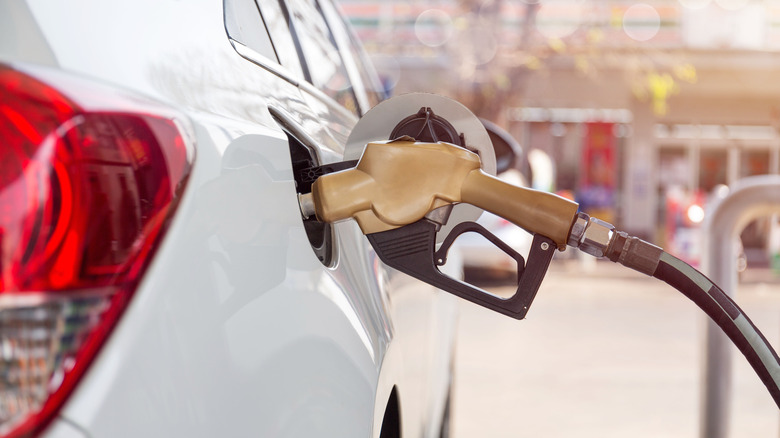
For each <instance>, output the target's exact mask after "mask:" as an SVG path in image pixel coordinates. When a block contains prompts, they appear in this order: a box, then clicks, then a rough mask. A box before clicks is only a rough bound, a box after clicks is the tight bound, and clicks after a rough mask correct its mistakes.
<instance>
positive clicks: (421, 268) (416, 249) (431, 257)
mask: <svg viewBox="0 0 780 438" xmlns="http://www.w3.org/2000/svg"><path fill="white" fill-rule="evenodd" d="M467 224H468V225H465V224H460V225H458V227H455V228H454V229H453V231H452V232H451V233H450V235H449V236H447V239H445V241H444V242H443V243H442V247H441V249H440V250H439V252H438V253H437V251H436V231H437V225H436V224H435V223H433V222H430V221H428V220H426V219H422V220H420V221H417V222H415V223H412V224H409V225H406V226H403V227H401V228H397V229H394V230H389V231H382V232H379V233H373V234H368V235H367V237H368V240H369V242H371V245H372V246H373V247H374V250H375V251H376V253H377V255H378V256H379V258H380V259H382V261H383V262H385V264H387V265H388V266H391V267H393V268H395V269H398V270H399V271H401V272H404V273H406V274H408V275H411V276H412V277H414V278H417V279H419V280H422V281H424V282H426V283H428V284H430V285H433V286H435V287H438V288H439V289H442V290H444V291H447V292H449V293H451V294H453V295H456V296H458V297H460V298H463V299H465V300H468V301H471V302H472V303H475V304H479V305H480V306H483V307H487V308H488V309H491V310H494V311H496V312H499V313H503V314H504V315H507V316H511V317H512V318H516V319H523V318H524V317H525V315H526V313H528V308H529V307H530V306H531V302H533V300H534V297H535V296H536V292H537V291H538V290H539V285H540V284H541V283H542V280H543V279H544V274H545V273H546V272H547V268H548V267H549V266H550V261H551V260H552V257H553V254H554V253H555V242H554V241H553V240H552V239H549V238H547V237H545V236H542V235H540V234H536V235H534V239H533V243H532V245H531V251H530V253H529V254H528V261H527V262H526V263H525V267H523V266H520V263H522V257H521V256H519V255H517V253H516V252H515V251H514V250H511V248H509V247H508V246H507V245H506V244H504V243H503V242H501V241H500V240H498V239H497V238H496V237H495V236H493V235H492V234H490V233H489V232H488V231H487V230H485V229H484V228H482V227H481V226H479V225H477V224H473V223H467ZM477 227H478V228H477ZM467 231H476V232H479V233H480V234H482V235H484V236H485V237H487V238H488V239H489V240H490V241H492V242H493V243H494V244H496V245H497V246H499V247H500V248H501V249H502V250H504V251H505V252H507V249H506V248H509V249H510V251H511V253H510V252H507V253H509V254H510V255H512V256H513V257H514V258H515V260H518V258H519V260H518V262H519V264H518V284H517V292H516V293H515V294H514V295H512V296H511V297H510V298H501V297H498V296H496V295H493V294H491V293H490V292H487V291H484V290H482V289H479V288H477V287H474V286H472V285H470V284H468V283H464V282H462V281H459V280H456V279H454V278H452V277H449V276H447V275H445V274H443V273H442V272H441V271H440V270H439V268H438V267H437V264H438V265H442V264H444V261H445V260H446V252H447V251H448V250H449V247H450V245H452V242H453V241H454V240H455V238H457V237H458V236H459V235H460V234H462V233H464V232H467ZM485 233H487V234H485ZM488 235H489V236H488ZM497 242H500V245H499V244H498V243H497ZM513 254H514V255H513Z"/></svg>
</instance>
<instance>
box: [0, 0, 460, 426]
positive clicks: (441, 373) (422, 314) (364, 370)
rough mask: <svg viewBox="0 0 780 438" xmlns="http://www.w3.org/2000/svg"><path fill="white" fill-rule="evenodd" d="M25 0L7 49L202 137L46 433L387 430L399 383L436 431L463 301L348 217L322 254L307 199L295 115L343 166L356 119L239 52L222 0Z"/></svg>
mask: <svg viewBox="0 0 780 438" xmlns="http://www.w3.org/2000/svg"><path fill="white" fill-rule="evenodd" d="M12 4H13V5H14V6H12V8H16V9H15V10H14V11H13V14H9V15H7V16H6V18H2V17H0V27H3V26H6V25H7V24H8V23H9V22H15V23H17V24H18V23H20V22H22V21H24V22H25V23H27V24H29V25H28V26H25V27H24V28H23V29H21V26H17V28H16V30H15V32H14V33H13V35H14V38H15V39H16V40H23V41H26V42H28V43H29V44H25V45H20V44H18V43H16V42H14V41H12V40H7V39H3V40H0V62H6V63H8V62H10V63H12V64H13V63H15V62H21V63H25V62H27V63H30V62H31V63H34V64H38V65H49V66H55V67H57V68H58V69H61V70H63V71H65V72H67V74H73V75H77V76H79V77H82V78H87V79H90V80H94V81H97V82H104V83H107V84H110V85H111V86H115V87H118V88H121V89H123V90H127V91H128V92H130V93H139V94H141V95H143V96H145V97H150V98H152V99H156V100H159V101H161V102H162V103H164V104H166V105H168V106H171V107H173V108H175V109H177V110H179V111H181V112H183V113H184V114H185V115H186V116H187V117H188V119H189V121H190V122H191V124H192V127H193V139H194V143H195V146H196V159H195V162H194V166H193V169H192V173H191V175H190V178H189V181H188V183H187V188H186V190H185V191H184V196H183V198H182V199H181V202H180V204H179V206H178V208H177V211H176V214H175V216H174V218H173V220H172V222H171V225H170V227H169V229H168V231H167V233H166V235H165V237H164V239H163V241H162V244H161V247H160V249H159V250H158V251H157V253H156V254H155V257H154V259H153V261H152V263H151V265H150V267H149V269H148V271H147V273H146V274H145V276H144V279H143V280H142V282H141V284H140V286H139V287H138V289H137V290H136V292H135V294H134V296H133V298H132V300H131V302H130V304H129V306H128V308H127V309H126V310H125V312H124V314H123V315H122V317H121V318H120V320H119V323H118V325H117V327H116V328H115V329H114V332H113V333H112V334H111V336H110V338H109V339H108V341H107V342H106V344H105V345H104V346H103V347H102V349H101V351H100V352H99V354H98V355H97V357H96V359H95V360H94V362H93V364H92V365H91V367H90V369H89V370H88V372H87V374H86V375H85V376H84V378H83V379H82V381H81V382H80V383H79V385H78V386H77V387H76V390H75V391H74V393H73V394H72V395H71V397H70V398H69V400H68V402H67V403H66V404H65V406H64V408H63V409H62V410H61V411H60V420H55V423H54V425H53V426H52V427H50V428H49V429H48V430H47V433H46V436H49V437H67V436H73V430H76V431H81V432H83V434H84V435H86V436H91V437H102V436H111V437H121V436H128V437H129V436H193V437H197V436H204V437H205V436H278V437H294V436H313V435H316V436H332V437H361V436H374V437H378V436H379V433H380V428H381V421H382V417H383V413H384V409H385V404H386V403H387V400H388V398H389V395H390V393H391V392H392V391H393V389H394V388H396V390H397V391H398V393H399V396H400V399H401V406H402V418H403V423H402V425H403V430H402V432H403V436H412V437H413V436H435V435H436V434H437V433H438V432H437V430H438V429H437V428H438V426H439V422H440V420H441V414H442V412H443V410H444V403H445V400H446V394H447V391H448V385H449V382H450V375H449V371H450V370H449V363H450V361H451V359H452V346H453V345H452V342H453V339H454V337H453V334H454V330H455V322H454V321H455V320H454V318H453V315H454V314H455V312H456V310H457V303H456V301H455V298H454V297H452V296H450V295H449V294H446V293H443V292H441V291H438V290H436V289H434V288H432V287H430V286H427V285H425V284H422V283H420V282H418V281H416V280H413V279H410V278H409V277H406V276H404V275H403V274H400V273H398V272H397V271H395V270H392V269H389V268H387V267H386V266H385V265H384V264H382V262H381V261H379V259H378V258H377V256H376V255H375V253H374V252H373V250H372V249H371V247H370V246H369V245H368V242H367V240H366V239H365V237H364V236H363V235H362V234H361V233H360V230H359V228H358V227H357V226H356V224H355V223H354V222H350V221H347V222H343V223H339V224H335V226H334V229H335V232H334V235H335V242H336V243H335V245H334V246H335V251H336V256H335V258H334V262H333V263H332V265H331V266H323V264H322V263H320V261H319V260H318V259H317V257H316V256H315V254H314V252H313V251H312V247H311V245H310V243H309V241H308V239H307V236H306V232H305V230H304V227H303V223H302V220H301V216H300V211H299V207H298V203H297V196H296V187H295V181H294V179H293V173H292V166H291V161H290V151H289V144H288V137H287V134H286V133H285V132H284V131H283V130H282V129H280V124H279V122H280V121H282V122H284V123H286V124H292V125H294V128H295V129H296V130H299V131H300V132H301V133H304V134H305V137H306V140H307V141H306V143H307V144H306V146H308V147H311V148H313V149H314V150H315V151H316V154H317V156H318V158H319V160H320V162H321V163H330V162H335V161H340V160H341V159H342V158H341V157H342V156H343V147H344V143H345V141H346V136H347V135H348V134H349V131H350V130H351V127H352V126H353V125H354V123H355V122H356V121H357V117H356V116H355V115H354V114H352V113H350V112H349V111H347V110H345V109H344V108H341V107H339V106H338V105H336V104H335V102H334V101H332V100H331V99H329V98H328V97H327V96H326V95H325V94H324V93H322V92H320V91H319V90H317V89H315V88H314V87H313V86H311V85H310V84H301V81H302V80H303V78H301V77H295V76H294V74H292V73H289V72H290V70H289V69H285V68H284V67H279V68H277V69H269V68H264V67H263V64H264V63H268V62H271V63H272V62H274V60H272V59H268V55H269V53H268V52H266V53H265V55H263V54H262V53H259V52H256V53H255V55H254V56H257V58H256V59H254V60H253V59H251V58H252V56H251V51H244V53H243V56H242V54H239V52H238V51H237V50H236V48H234V45H235V42H233V43H231V41H230V39H229V38H228V36H227V35H226V31H225V26H224V21H223V2H222V1H221V0H194V1H190V2H180V1H176V0H161V1H158V0H155V1H152V0H144V1H136V2H107V1H103V0H79V1H72V2H67V3H62V2H57V1H41V2H31V3H30V4H29V5H27V6H26V5H25V4H24V3H17V2H15V3H12ZM8 8H9V7H8V6H6V9H8ZM2 9H3V7H0V10H2ZM6 29H7V28H6ZM258 35H260V34H258ZM33 46H34V47H33ZM27 47H33V48H30V49H29V50H28V49H27ZM247 53H250V56H248V55H247ZM261 57H265V59H261ZM260 61H262V62H260ZM288 74H289V75H292V76H288V77H285V75H288ZM363 101H364V99H361V102H363ZM279 119H283V120H279ZM452 269H453V270H454V271H457V270H458V269H459V268H458V267H457V266H453V267H452ZM61 423H67V424H68V425H69V426H67V427H66V426H61V425H60V424H61ZM81 432H79V433H81Z"/></svg>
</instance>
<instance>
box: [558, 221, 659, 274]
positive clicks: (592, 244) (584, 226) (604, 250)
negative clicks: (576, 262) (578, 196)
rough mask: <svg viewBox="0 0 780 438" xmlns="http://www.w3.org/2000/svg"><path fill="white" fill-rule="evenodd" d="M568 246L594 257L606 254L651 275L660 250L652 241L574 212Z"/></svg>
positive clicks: (605, 255)
mask: <svg viewBox="0 0 780 438" xmlns="http://www.w3.org/2000/svg"><path fill="white" fill-rule="evenodd" d="M569 246H573V247H575V248H579V249H580V250H582V251H583V252H585V253H587V254H590V255H592V256H594V257H606V258H608V259H610V260H612V261H613V262H616V263H620V264H621V265H623V266H626V267H628V268H631V269H634V270H636V271H639V272H641V273H643V274H646V275H653V273H654V272H655V269H656V267H657V266H658V261H659V260H660V257H661V253H662V252H663V250H662V249H661V248H659V247H657V246H655V245H653V244H652V243H649V242H645V241H644V240H642V239H639V238H637V237H633V236H629V235H628V234H627V233H625V232H623V231H617V230H615V227H614V226H612V224H610V223H607V222H604V221H603V220H601V219H596V218H593V217H589V216H588V215H587V214H585V213H578V214H577V218H576V219H575V220H574V225H572V228H571V232H570V233H569Z"/></svg>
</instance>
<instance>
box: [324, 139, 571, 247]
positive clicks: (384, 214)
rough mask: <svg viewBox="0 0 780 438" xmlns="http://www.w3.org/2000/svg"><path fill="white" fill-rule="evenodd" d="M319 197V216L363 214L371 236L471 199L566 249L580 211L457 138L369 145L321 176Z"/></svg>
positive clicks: (364, 227) (359, 218)
mask: <svg viewBox="0 0 780 438" xmlns="http://www.w3.org/2000/svg"><path fill="white" fill-rule="evenodd" d="M312 199H313V201H314V211H315V214H316V215H317V218H318V219H319V220H321V221H324V222H336V221H340V220H343V219H348V218H355V220H357V222H358V225H359V226H360V229H361V230H362V231H363V233H364V234H371V233H376V232H380V231H387V230H391V229H394V228H399V227H402V226H404V225H408V224H411V223H413V222H416V221H418V220H420V219H422V218H423V217H424V216H425V215H426V214H428V212H430V211H431V210H434V209H436V208H438V207H442V206H445V205H448V204H454V203H459V202H465V203H468V204H472V205H475V206H477V207H479V208H482V209H483V210H487V211H490V212H492V213H494V214H496V215H498V216H501V217H503V218H504V219H506V220H508V221H510V222H513V223H514V224H516V225H518V226H520V227H521V228H523V229H525V230H527V231H529V232H531V233H538V234H542V235H544V236H547V237H549V238H550V239H552V240H553V241H554V242H555V243H556V245H558V248H560V249H563V248H565V247H566V243H567V240H568V237H569V232H570V229H571V227H572V224H573V222H574V220H575V218H576V215H577V203H575V202H572V201H569V200H568V199H565V198H562V197H560V196H557V195H554V194H551V193H546V192H540V191H536V190H532V189H527V188H523V187H517V186H514V185H511V184H508V183H505V182H503V181H501V180H500V179H498V178H495V177H493V176H490V175H488V174H486V173H484V172H483V171H482V170H481V168H480V161H479V157H478V156H477V155H476V154H474V153H472V152H470V151H467V150H465V149H463V148H460V147H458V146H455V145H452V144H449V143H417V142H413V141H398V140H396V141H390V142H385V143H369V144H368V145H367V146H366V149H365V151H364V152H363V156H362V157H361V159H360V162H359V163H358V165H357V167H355V168H354V169H350V170H345V171H341V172H336V173H331V174H327V175H323V176H321V177H320V178H318V179H317V181H315V182H314V185H313V186H312Z"/></svg>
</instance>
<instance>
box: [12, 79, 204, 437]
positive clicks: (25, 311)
mask: <svg viewBox="0 0 780 438" xmlns="http://www.w3.org/2000/svg"><path fill="white" fill-rule="evenodd" d="M52 74H54V73H52ZM40 76H43V77H44V78H43V79H41V78H39V77H40ZM53 78H54V79H51V78H50V77H48V76H47V75H46V74H42V75H41V74H40V73H38V74H31V73H29V72H22V71H20V70H18V69H14V68H11V67H8V66H3V65H0V435H2V436H18V435H23V434H28V433H31V432H35V431H37V430H40V429H41V428H42V427H44V426H45V425H46V424H47V422H48V421H49V420H50V419H51V417H52V416H53V415H54V414H55V413H56V411H57V410H58V409H59V407H60V406H61V405H62V403H63V401H64V399H65V398H66V397H67V395H68V394H69V393H70V391H71V390H72V389H73V387H74V385H75V383H76V381H77V380H78V378H79V377H80V376H81V375H82V374H83V373H84V370H85V368H86V367H87V365H88V364H89V362H90V360H91V359H92V358H93V357H94V355H95V353H96V352H97V350H98V348H99V346H100V345H101V343H102V342H103V341H104V340H105V338H106V336H107V335H108V333H109V331H110V330H111V328H112V327H113V326H114V324H115V323H116V321H117V318H118V317H119V316H120V315H121V312H122V310H123V309H124V308H125V306H126V305H127V303H128V299H129V298H130V295H131V294H132V293H133V291H134V289H135V287H136V286H137V284H138V282H139V281H140V280H141V277H142V275H143V272H144V270H145V268H146V266H147V265H148V263H149V260H150V257H151V255H152V253H153V252H154V250H155V247H156V246H157V244H158V242H159V240H160V237H161V233H162V231H163V230H164V228H165V225H166V223H167V222H168V220H169V218H170V217H171V214H172V210H173V207H174V206H175V203H176V201H177V200H178V198H179V195H180V192H181V190H182V189H183V186H184V183H185V181H186V177H187V175H188V173H189V169H190V166H191V160H192V149H191V146H189V143H188V142H187V141H185V137H184V136H183V133H182V129H180V127H179V126H180V125H179V123H180V122H179V121H177V118H176V117H171V116H170V114H169V113H168V112H167V111H155V110H152V111H148V110H147V111H139V105H138V101H137V100H136V98H130V97H128V96H126V95H124V94H122V93H119V92H117V93H116V94H112V93H111V92H110V91H108V90H109V89H107V88H105V87H103V86H97V85H95V86H94V87H92V86H91V85H90V84H89V83H84V82H73V81H72V80H71V79H67V80H65V79H63V81H65V82H63V83H59V79H58V77H53ZM47 79H50V80H47ZM97 99H99V101H100V103H99V107H98V108H97V109H96V108H90V107H89V101H90V100H95V101H96V100H97ZM77 102H78V103H77ZM85 103H86V104H85ZM150 107H151V108H155V106H153V105H152V106H150ZM144 108H149V107H144Z"/></svg>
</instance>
